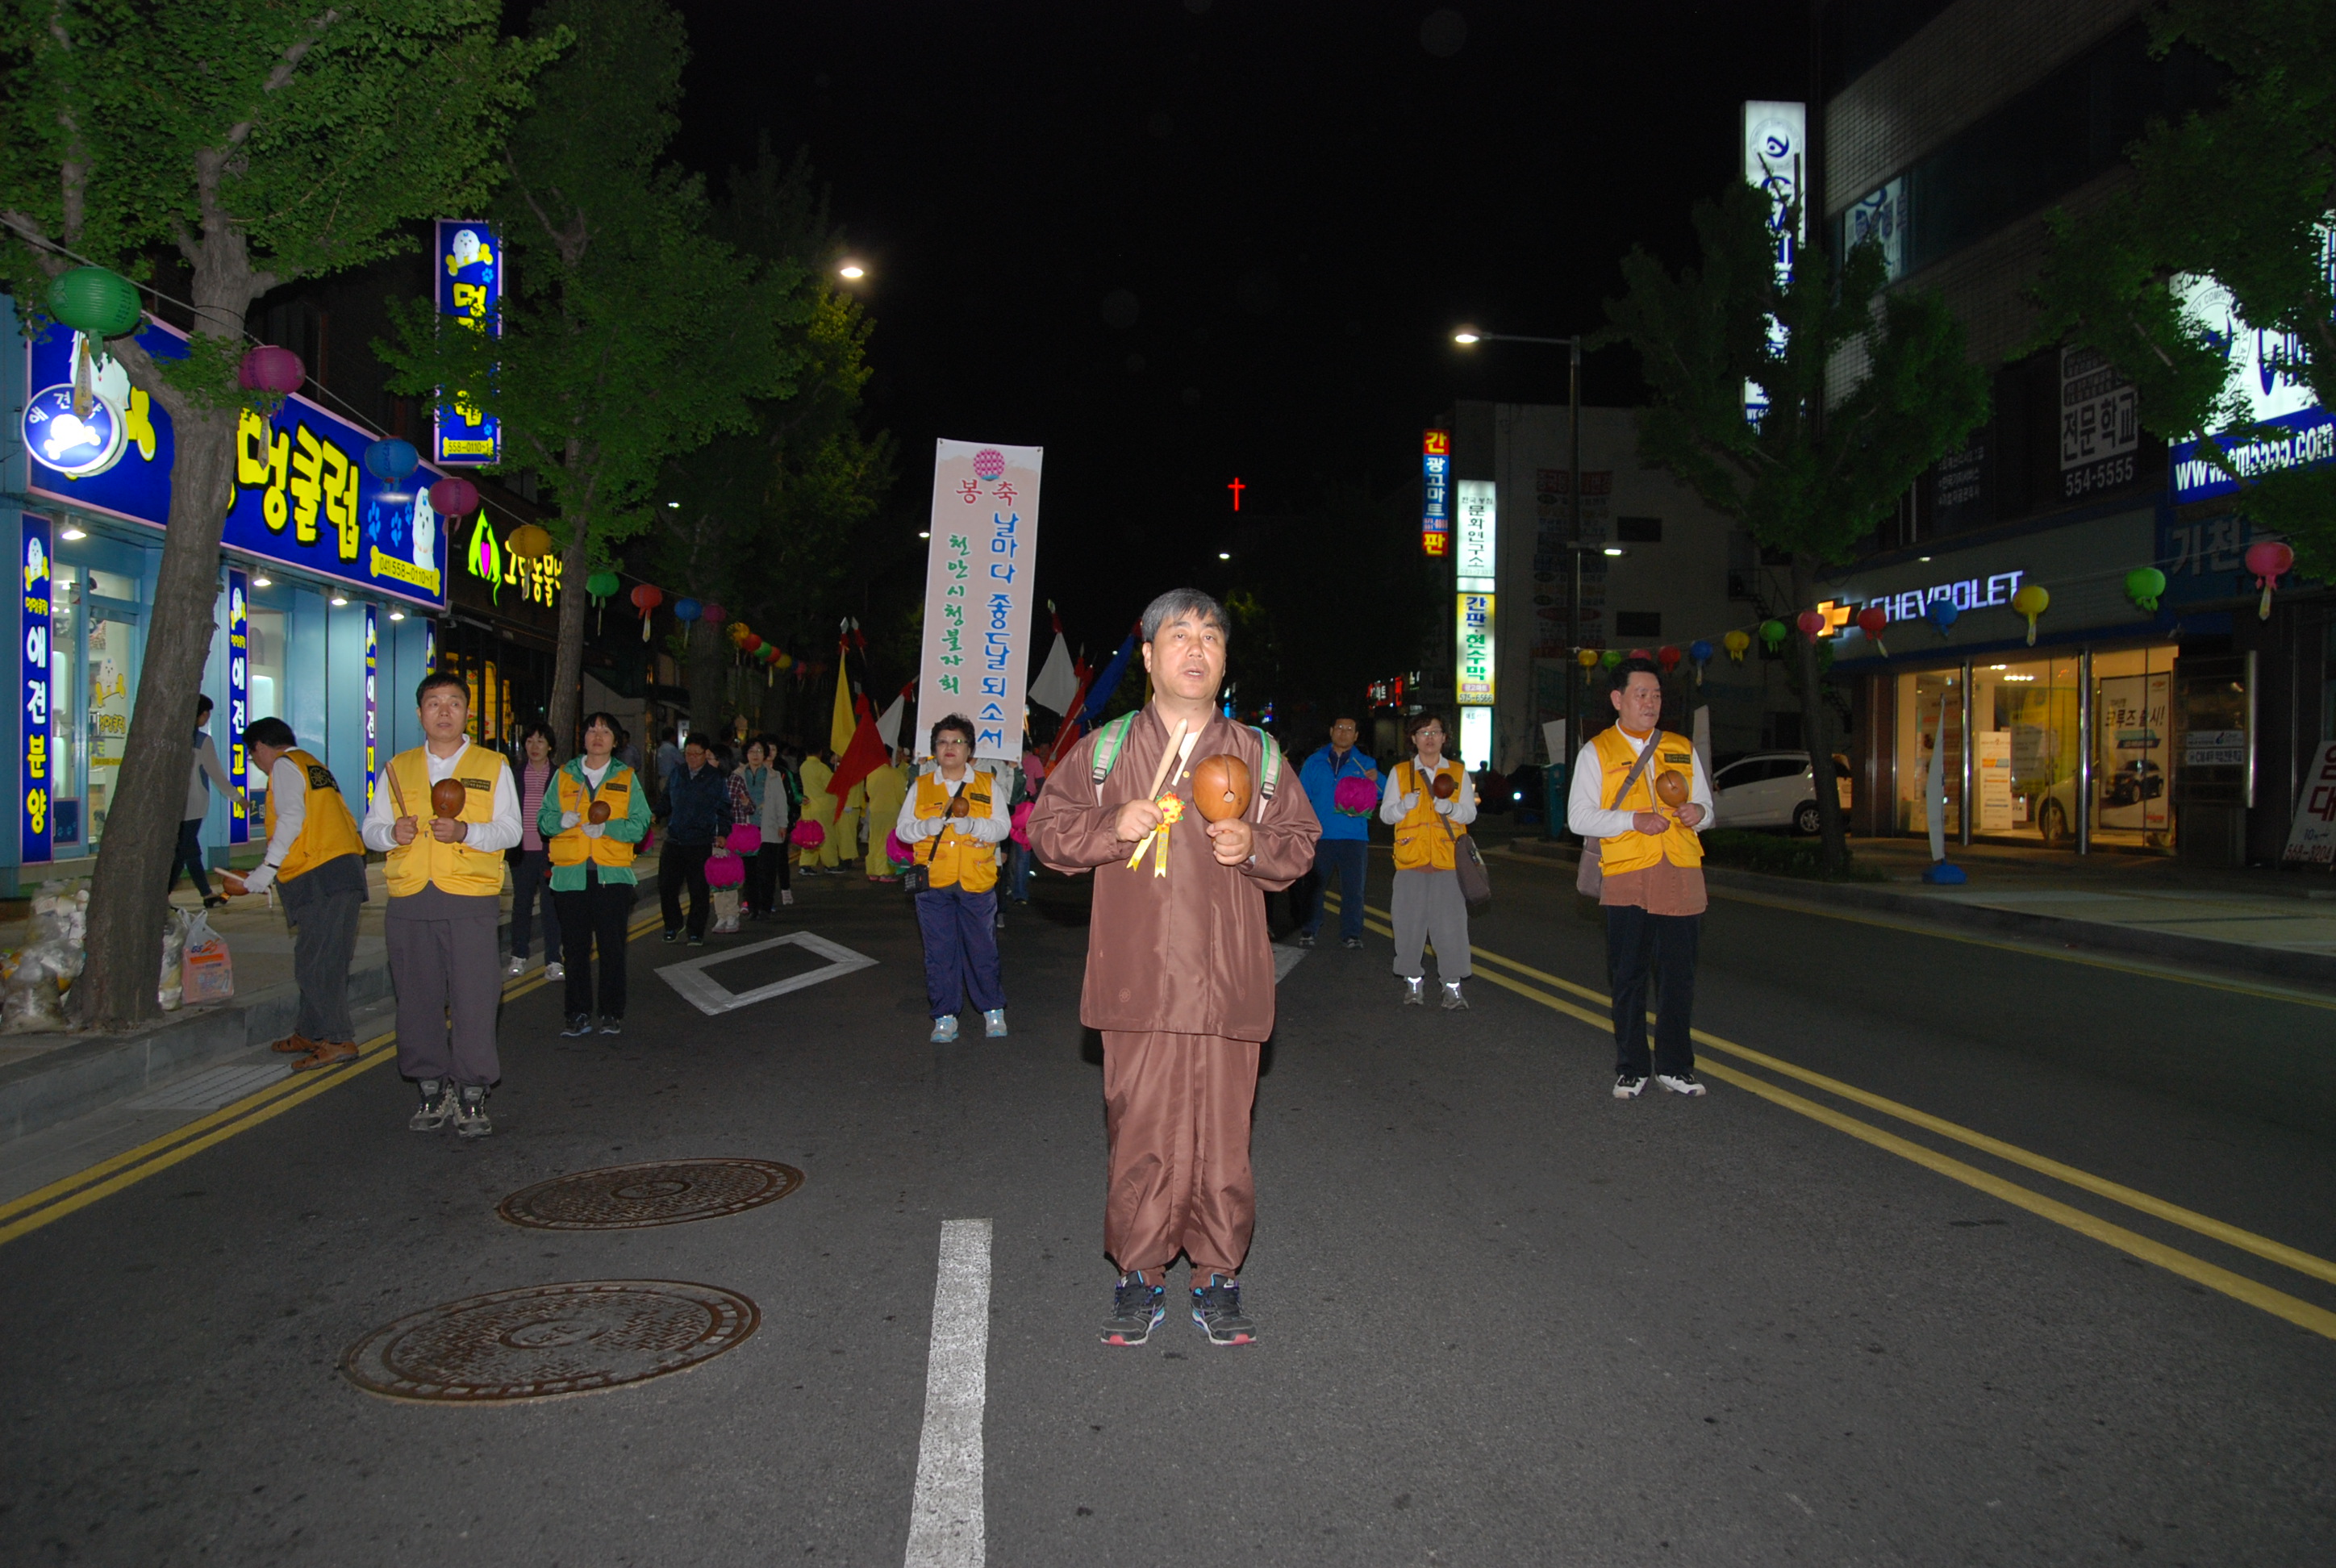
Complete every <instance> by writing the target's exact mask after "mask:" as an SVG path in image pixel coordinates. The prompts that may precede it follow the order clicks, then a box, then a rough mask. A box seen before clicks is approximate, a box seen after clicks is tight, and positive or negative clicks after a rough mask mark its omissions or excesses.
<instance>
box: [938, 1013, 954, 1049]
mask: <svg viewBox="0 0 2336 1568" xmlns="http://www.w3.org/2000/svg"><path fill="white" fill-rule="evenodd" d="M932 1041H933V1044H935V1045H937V1046H948V1045H954V1044H956V1043H957V1015H956V1014H955V1013H951V1014H949V1016H948V1017H947V1018H935V1019H934V1020H933V1034H932Z"/></svg>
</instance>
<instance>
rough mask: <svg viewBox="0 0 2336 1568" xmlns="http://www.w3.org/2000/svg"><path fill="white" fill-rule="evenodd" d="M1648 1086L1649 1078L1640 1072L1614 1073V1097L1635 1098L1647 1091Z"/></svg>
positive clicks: (1619, 1098)
mask: <svg viewBox="0 0 2336 1568" xmlns="http://www.w3.org/2000/svg"><path fill="white" fill-rule="evenodd" d="M1646 1088H1647V1080H1646V1079H1645V1077H1644V1076H1641V1075H1640V1074H1638V1073H1617V1074H1615V1075H1614V1097H1615V1098H1616V1099H1618V1100H1635V1099H1637V1098H1638V1097H1639V1096H1640V1095H1642V1094H1644V1093H1645V1092H1646Z"/></svg>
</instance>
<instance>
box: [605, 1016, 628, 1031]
mask: <svg viewBox="0 0 2336 1568" xmlns="http://www.w3.org/2000/svg"><path fill="white" fill-rule="evenodd" d="M600 1032H601V1033H602V1034H604V1035H621V1034H623V1033H624V1032H625V1020H624V1019H622V1018H602V1019H601V1020H600Z"/></svg>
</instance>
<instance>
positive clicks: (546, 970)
mask: <svg viewBox="0 0 2336 1568" xmlns="http://www.w3.org/2000/svg"><path fill="white" fill-rule="evenodd" d="M543 978H544V979H547V980H564V979H567V978H568V966H567V965H566V964H546V965H544V966H543Z"/></svg>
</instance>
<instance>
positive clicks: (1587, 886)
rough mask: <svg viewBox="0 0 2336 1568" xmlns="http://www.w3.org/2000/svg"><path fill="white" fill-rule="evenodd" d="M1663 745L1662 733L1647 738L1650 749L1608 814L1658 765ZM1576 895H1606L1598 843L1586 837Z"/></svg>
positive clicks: (1576, 874)
mask: <svg viewBox="0 0 2336 1568" xmlns="http://www.w3.org/2000/svg"><path fill="white" fill-rule="evenodd" d="M1662 744H1663V732H1662V731H1660V730H1657V731H1656V732H1655V733H1654V734H1652V735H1649V736H1648V737H1647V746H1646V749H1645V750H1644V751H1642V752H1640V754H1639V760H1638V761H1637V762H1636V763H1633V764H1632V765H1631V766H1630V774H1629V775H1628V776H1627V777H1625V778H1624V779H1623V780H1622V787H1621V789H1618V790H1616V791H1615V792H1614V802H1613V803H1612V804H1611V805H1610V806H1608V807H1607V808H1606V809H1607V810H1608V811H1615V812H1618V811H1621V809H1622V801H1623V798H1624V797H1625V796H1627V795H1628V794H1630V786H1631V785H1633V784H1637V783H1638V782H1639V775H1640V774H1643V773H1645V772H1646V771H1647V765H1648V764H1649V763H1650V762H1652V761H1654V759H1655V748H1656V747H1657V746H1659V745H1662ZM1573 891H1575V892H1578V893H1582V894H1583V895H1585V896H1586V897H1589V898H1593V899H1594V898H1596V897H1597V896H1598V895H1599V894H1601V893H1602V892H1604V891H1606V868H1605V865H1604V863H1603V862H1601V860H1600V859H1599V854H1598V841H1597V840H1596V839H1593V838H1591V837H1590V836H1589V835H1588V834H1586V833H1585V834H1584V835H1582V863H1581V865H1580V866H1578V867H1577V868H1576V869H1575V871H1574V873H1573Z"/></svg>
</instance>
